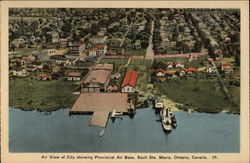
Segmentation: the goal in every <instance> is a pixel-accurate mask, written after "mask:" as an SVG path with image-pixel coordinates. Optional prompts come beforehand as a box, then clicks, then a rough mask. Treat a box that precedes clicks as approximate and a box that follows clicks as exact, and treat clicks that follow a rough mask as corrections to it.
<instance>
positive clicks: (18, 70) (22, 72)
mask: <svg viewBox="0 0 250 163" xmlns="http://www.w3.org/2000/svg"><path fill="white" fill-rule="evenodd" d="M12 70H13V75H14V76H27V70H26V69H25V68H24V67H21V66H12Z"/></svg>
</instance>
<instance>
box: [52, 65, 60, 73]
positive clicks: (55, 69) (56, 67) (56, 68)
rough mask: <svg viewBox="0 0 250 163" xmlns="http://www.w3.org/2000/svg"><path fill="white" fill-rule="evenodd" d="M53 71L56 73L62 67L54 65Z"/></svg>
mask: <svg viewBox="0 0 250 163" xmlns="http://www.w3.org/2000/svg"><path fill="white" fill-rule="evenodd" d="M51 71H52V73H56V72H59V71H61V68H60V67H58V66H52V67H51Z"/></svg>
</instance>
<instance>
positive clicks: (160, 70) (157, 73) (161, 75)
mask: <svg viewBox="0 0 250 163" xmlns="http://www.w3.org/2000/svg"><path fill="white" fill-rule="evenodd" d="M156 76H157V77H163V76H165V70H163V69H161V68H159V69H158V70H156Z"/></svg>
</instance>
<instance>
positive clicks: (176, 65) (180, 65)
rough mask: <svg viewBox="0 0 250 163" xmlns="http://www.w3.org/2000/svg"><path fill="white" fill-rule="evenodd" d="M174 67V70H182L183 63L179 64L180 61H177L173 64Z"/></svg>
mask: <svg viewBox="0 0 250 163" xmlns="http://www.w3.org/2000/svg"><path fill="white" fill-rule="evenodd" d="M175 67H176V68H184V63H183V62H181V61H177V62H176V63H175Z"/></svg>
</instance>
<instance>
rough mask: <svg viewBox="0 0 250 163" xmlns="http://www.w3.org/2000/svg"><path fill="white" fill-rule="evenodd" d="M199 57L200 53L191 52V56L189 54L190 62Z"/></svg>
mask: <svg viewBox="0 0 250 163" xmlns="http://www.w3.org/2000/svg"><path fill="white" fill-rule="evenodd" d="M197 59H198V54H189V56H188V61H189V62H191V61H194V60H197Z"/></svg>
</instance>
